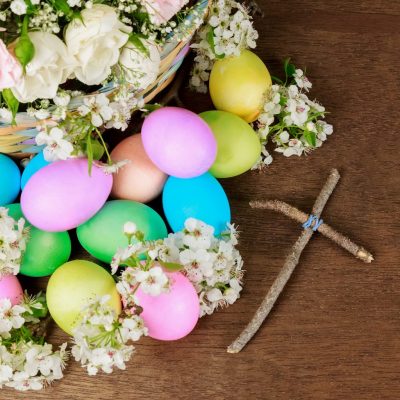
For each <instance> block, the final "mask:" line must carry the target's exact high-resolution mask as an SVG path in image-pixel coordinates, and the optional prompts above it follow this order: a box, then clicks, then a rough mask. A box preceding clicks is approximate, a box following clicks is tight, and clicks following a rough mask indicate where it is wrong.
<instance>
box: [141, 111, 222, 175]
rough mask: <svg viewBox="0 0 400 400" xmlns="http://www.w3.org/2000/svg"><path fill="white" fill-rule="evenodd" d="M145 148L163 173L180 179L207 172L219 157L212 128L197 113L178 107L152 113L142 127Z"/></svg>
mask: <svg viewBox="0 0 400 400" xmlns="http://www.w3.org/2000/svg"><path fill="white" fill-rule="evenodd" d="M142 140H143V146H144V149H145V150H146V152H147V154H148V156H149V157H150V159H151V160H152V161H153V163H154V164H155V165H157V167H158V168H160V169H161V171H164V172H165V173H166V174H168V175H172V176H175V177H177V178H193V177H195V176H199V175H202V174H203V173H205V172H207V171H208V170H209V168H210V167H211V165H212V164H213V163H214V161H215V158H216V155H217V142H216V140H215V137H214V135H213V133H212V131H211V129H210V128H209V126H208V125H207V124H206V123H205V122H204V121H203V120H202V119H201V118H200V117H199V116H198V115H197V114H195V113H193V112H191V111H189V110H185V109H183V108H178V107H163V108H159V109H158V110H156V111H153V112H152V113H151V114H150V115H149V116H148V117H147V118H146V119H145V120H144V123H143V127H142Z"/></svg>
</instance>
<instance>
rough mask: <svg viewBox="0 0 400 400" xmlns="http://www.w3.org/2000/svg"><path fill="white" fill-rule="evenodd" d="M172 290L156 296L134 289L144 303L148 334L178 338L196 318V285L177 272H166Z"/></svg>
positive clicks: (197, 312) (197, 309)
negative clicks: (170, 281)
mask: <svg viewBox="0 0 400 400" xmlns="http://www.w3.org/2000/svg"><path fill="white" fill-rule="evenodd" d="M167 275H168V276H169V278H170V279H172V282H173V283H172V286H171V290H170V292H168V293H162V294H160V295H159V296H151V295H149V294H146V293H143V291H142V290H141V289H140V288H139V289H138V291H137V292H136V294H137V297H138V300H139V304H140V306H141V307H143V313H142V314H140V316H141V317H142V318H143V320H144V323H145V325H146V327H147V328H148V329H149V336H150V337H152V338H153V339H158V340H178V339H181V338H183V337H185V336H186V335H188V334H189V333H190V332H191V331H192V330H193V328H194V327H195V326H196V323H197V321H198V319H199V313H200V304H199V297H198V295H197V293H196V290H195V288H194V287H193V285H192V284H191V282H190V281H189V279H188V278H186V276H184V275H182V274H181V273H180V272H174V273H168V274H167Z"/></svg>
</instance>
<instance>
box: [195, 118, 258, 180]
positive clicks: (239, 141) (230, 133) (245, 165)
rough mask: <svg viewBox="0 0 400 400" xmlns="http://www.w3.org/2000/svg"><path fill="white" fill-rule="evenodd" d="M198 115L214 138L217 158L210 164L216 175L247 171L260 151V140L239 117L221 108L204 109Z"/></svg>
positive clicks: (233, 174)
mask: <svg viewBox="0 0 400 400" xmlns="http://www.w3.org/2000/svg"><path fill="white" fill-rule="evenodd" d="M200 117H201V118H203V119H204V121H206V122H207V124H208V126H209V127H210V128H211V130H212V131H213V134H214V136H215V138H216V140H217V144H218V151H217V158H216V159H215V161H214V164H213V165H212V166H211V168H210V171H209V172H210V173H211V174H212V175H213V176H215V177H216V178H230V177H232V176H236V175H240V174H243V173H244V172H246V171H248V170H249V169H250V168H251V167H252V166H253V165H254V164H255V163H256V162H257V160H258V158H259V157H260V154H261V143H260V140H259V138H258V136H257V134H256V133H255V132H254V130H253V129H252V128H251V126H250V125H249V124H248V123H247V122H245V121H244V120H243V119H242V118H240V117H238V116H237V115H235V114H231V113H228V112H225V111H206V112H203V113H201V114H200Z"/></svg>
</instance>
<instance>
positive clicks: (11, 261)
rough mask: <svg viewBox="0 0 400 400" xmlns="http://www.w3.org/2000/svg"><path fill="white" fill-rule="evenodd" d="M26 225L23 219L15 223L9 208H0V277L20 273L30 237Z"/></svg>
mask: <svg viewBox="0 0 400 400" xmlns="http://www.w3.org/2000/svg"><path fill="white" fill-rule="evenodd" d="M24 225H25V220H24V219H23V218H20V219H19V220H18V221H15V220H14V218H12V217H10V216H9V215H8V209H7V208H4V207H0V277H1V276H4V275H10V274H12V275H17V274H18V272H19V268H20V264H21V260H22V256H23V253H24V251H25V249H26V240H27V236H28V229H27V228H25V227H24Z"/></svg>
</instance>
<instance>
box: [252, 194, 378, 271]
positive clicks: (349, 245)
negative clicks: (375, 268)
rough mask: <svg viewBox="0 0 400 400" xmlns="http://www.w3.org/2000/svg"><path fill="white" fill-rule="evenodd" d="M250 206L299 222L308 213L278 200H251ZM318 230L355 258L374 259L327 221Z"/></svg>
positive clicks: (305, 218) (368, 261) (367, 260)
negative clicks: (271, 211) (277, 213)
mask: <svg viewBox="0 0 400 400" xmlns="http://www.w3.org/2000/svg"><path fill="white" fill-rule="evenodd" d="M250 206H251V207H252V208H260V209H267V210H273V211H277V212H279V213H281V214H283V215H286V216H287V217H289V218H292V219H294V220H295V221H297V222H299V223H301V224H303V223H304V222H306V221H307V220H308V215H307V214H306V213H304V212H303V211H300V210H299V209H297V208H296V207H293V206H291V205H290V204H287V203H285V202H284V201H280V200H266V201H251V202H250ZM310 228H311V227H310ZM318 232H320V233H321V234H322V235H324V236H325V237H327V238H329V239H331V240H333V241H334V242H335V243H336V244H338V245H339V246H341V247H343V248H344V249H345V250H347V251H348V252H349V253H351V254H353V255H354V256H356V257H357V258H359V259H360V260H362V261H364V262H366V263H371V262H372V261H373V260H374V257H373V256H372V254H371V253H370V252H369V251H367V250H365V249H364V248H363V247H361V246H359V245H357V244H356V243H354V242H353V241H351V240H350V239H349V238H348V237H346V236H344V235H342V234H341V233H339V232H338V231H336V230H335V229H333V228H332V227H331V226H329V225H328V224H327V223H325V222H324V223H323V224H321V225H320V226H319V227H318Z"/></svg>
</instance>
